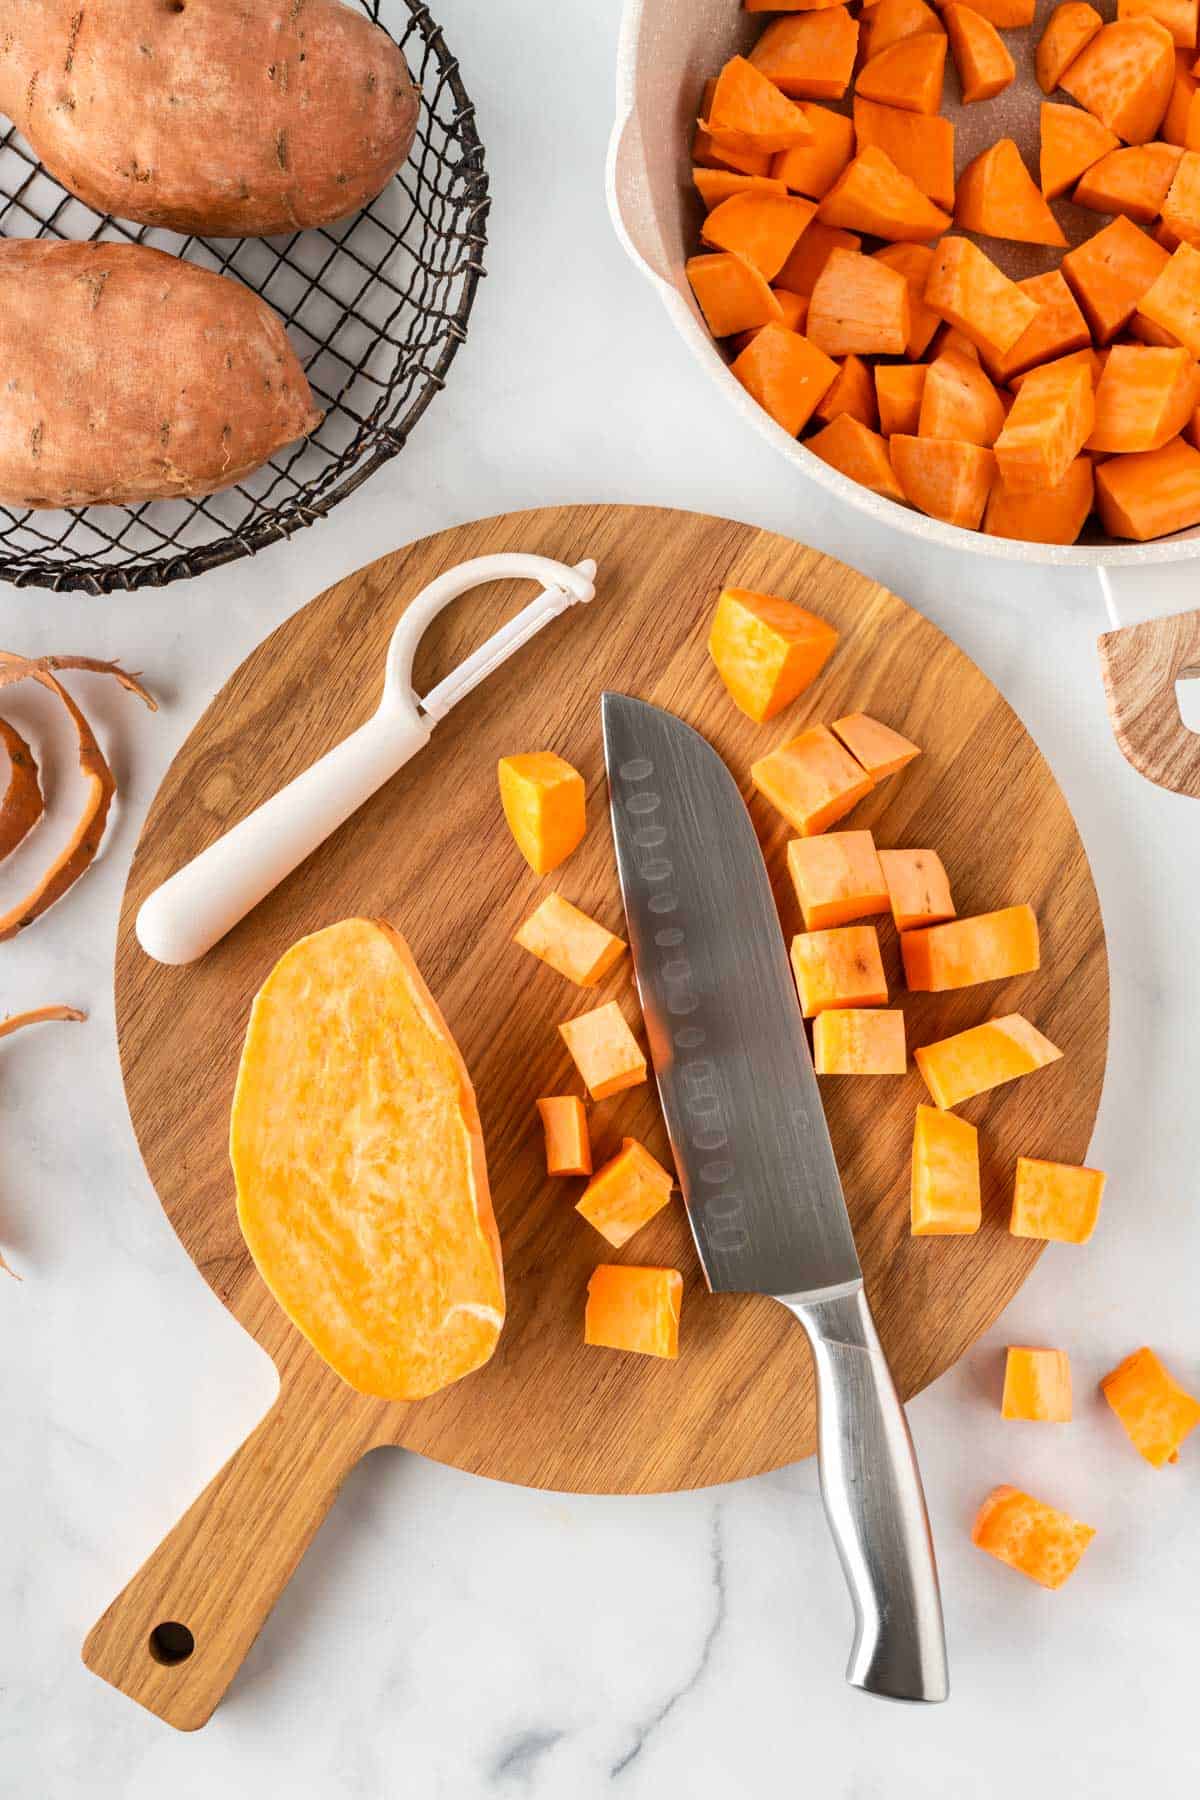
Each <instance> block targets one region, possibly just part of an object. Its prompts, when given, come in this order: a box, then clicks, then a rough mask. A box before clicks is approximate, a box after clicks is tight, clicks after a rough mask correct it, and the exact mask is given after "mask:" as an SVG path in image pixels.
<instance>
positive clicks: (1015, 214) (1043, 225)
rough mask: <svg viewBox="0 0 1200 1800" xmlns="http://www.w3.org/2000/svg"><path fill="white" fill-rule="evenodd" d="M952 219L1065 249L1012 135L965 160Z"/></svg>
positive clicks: (1022, 240)
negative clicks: (971, 159) (969, 159)
mask: <svg viewBox="0 0 1200 1800" xmlns="http://www.w3.org/2000/svg"><path fill="white" fill-rule="evenodd" d="M729 204H730V205H735V204H739V202H734V201H730V202H729ZM954 223H955V224H956V225H957V226H959V227H960V228H961V229H962V230H963V231H978V232H982V233H983V234H984V235H985V236H986V237H998V238H1009V239H1011V240H1012V241H1013V242H1015V243H1019V244H1050V245H1053V246H1054V247H1055V248H1057V249H1065V248H1066V243H1067V240H1066V238H1065V237H1064V236H1063V234H1062V230H1061V228H1060V226H1059V223H1058V220H1057V219H1056V218H1055V217H1054V214H1053V213H1052V212H1051V211H1050V208H1049V207H1048V206H1047V204H1046V202H1045V200H1043V198H1042V196H1041V194H1039V193H1038V190H1037V184H1036V183H1035V181H1034V179H1033V176H1032V175H1031V174H1030V173H1029V170H1028V169H1027V168H1026V167H1025V164H1024V163H1023V162H1022V161H1021V152H1020V151H1019V150H1018V149H1017V146H1016V144H1015V143H1014V142H1013V140H1012V138H998V139H997V140H996V142H995V143H994V144H992V145H991V146H990V147H989V148H988V149H987V150H984V151H982V152H981V153H980V155H978V156H977V157H976V158H975V160H974V162H970V163H968V164H967V166H966V168H965V169H964V170H963V172H962V174H961V175H960V176H959V178H958V188H957V191H956V198H955V202H954Z"/></svg>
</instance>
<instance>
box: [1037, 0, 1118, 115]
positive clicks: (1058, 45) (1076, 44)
mask: <svg viewBox="0 0 1200 1800" xmlns="http://www.w3.org/2000/svg"><path fill="white" fill-rule="evenodd" d="M1103 24H1104V20H1103V19H1102V18H1101V17H1100V14H1099V13H1098V12H1097V11H1096V9H1095V7H1094V6H1088V5H1087V4H1086V0H1064V4H1063V5H1061V6H1056V7H1055V9H1054V11H1053V12H1052V13H1051V14H1050V17H1049V19H1048V20H1047V21H1046V29H1045V30H1044V31H1043V33H1042V35H1041V37H1040V38H1039V40H1038V47H1037V56H1036V57H1035V59H1034V67H1035V69H1036V71H1037V78H1038V86H1039V87H1040V88H1041V90H1042V92H1043V94H1052V93H1053V92H1054V90H1055V88H1056V87H1057V86H1058V84H1059V82H1060V81H1061V80H1062V78H1063V76H1064V75H1065V74H1066V72H1067V70H1068V68H1069V67H1070V66H1071V64H1072V63H1073V62H1074V61H1075V58H1076V57H1077V56H1078V55H1079V52H1080V51H1081V50H1083V49H1085V48H1086V46H1087V45H1088V44H1090V43H1091V41H1092V39H1093V38H1094V37H1095V36H1096V35H1097V33H1098V32H1099V31H1100V30H1101V28H1102V27H1103Z"/></svg>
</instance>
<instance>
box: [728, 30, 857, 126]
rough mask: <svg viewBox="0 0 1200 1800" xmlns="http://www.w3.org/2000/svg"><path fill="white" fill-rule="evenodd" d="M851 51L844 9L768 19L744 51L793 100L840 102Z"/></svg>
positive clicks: (853, 34) (853, 37) (853, 33)
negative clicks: (751, 48) (764, 27)
mask: <svg viewBox="0 0 1200 1800" xmlns="http://www.w3.org/2000/svg"><path fill="white" fill-rule="evenodd" d="M857 49H858V20H857V19H852V18H851V17H850V14H849V13H848V12H847V11H846V8H845V7H844V6H824V7H822V8H821V9H820V11H819V12H806V13H801V14H800V15H799V16H795V17H792V18H784V19H775V20H773V21H772V23H771V24H770V25H768V26H767V28H766V30H765V31H764V32H763V34H762V36H761V37H760V38H759V40H758V42H757V43H756V44H755V46H754V48H753V50H752V51H751V52H750V61H751V62H752V63H753V64H754V67H755V68H756V69H758V70H759V71H760V72H761V73H762V74H763V75H765V76H767V77H768V79H769V80H771V81H773V82H774V84H775V86H776V87H777V88H781V89H782V90H783V92H784V93H785V94H788V95H790V96H791V98H792V99H793V100H840V99H841V97H842V95H843V94H844V93H845V91H846V89H847V87H848V86H849V84H850V77H851V76H852V75H853V73H854V56H855V52H856V51H857ZM776 147H777V148H779V149H784V148H786V146H784V145H778V146H776Z"/></svg>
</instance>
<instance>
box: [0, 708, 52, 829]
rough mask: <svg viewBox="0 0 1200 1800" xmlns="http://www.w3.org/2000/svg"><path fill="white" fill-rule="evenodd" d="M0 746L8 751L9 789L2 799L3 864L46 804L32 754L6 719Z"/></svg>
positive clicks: (1, 727)
mask: <svg viewBox="0 0 1200 1800" xmlns="http://www.w3.org/2000/svg"><path fill="white" fill-rule="evenodd" d="M0 743H2V744H3V745H4V748H5V749H6V750H7V751H8V768H9V774H8V787H7V788H6V789H5V793H4V798H3V800H0V862H3V860H4V858H5V857H6V856H11V855H12V853H13V851H14V850H15V849H16V847H17V845H18V844H19V843H21V842H22V841H23V839H25V838H26V837H28V835H29V833H30V832H31V831H32V830H33V828H34V826H35V825H36V824H37V822H38V820H39V819H40V818H41V816H42V813H43V812H44V811H45V804H46V803H45V801H44V800H43V799H42V790H41V786H40V784H39V782H38V766H37V762H36V760H35V758H34V754H33V751H32V750H31V749H30V748H29V745H28V744H27V743H26V742H25V739H24V738H23V737H22V736H21V734H20V732H19V731H18V730H17V729H16V727H15V726H14V725H10V724H9V722H8V720H7V719H0Z"/></svg>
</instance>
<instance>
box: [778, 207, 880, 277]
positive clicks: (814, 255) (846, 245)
mask: <svg viewBox="0 0 1200 1800" xmlns="http://www.w3.org/2000/svg"><path fill="white" fill-rule="evenodd" d="M835 185H836V184H835ZM861 249H862V239H861V238H860V237H858V236H857V235H856V234H855V233H854V232H853V231H837V230H835V229H834V227H833V226H832V225H825V224H823V223H822V221H821V219H820V218H816V219H814V220H813V222H812V224H811V225H810V226H809V227H808V230H807V231H806V232H804V234H803V236H802V237H801V239H800V242H799V243H798V244H797V245H796V248H795V249H794V250H793V251H792V254H791V255H790V256H789V257H788V259H787V261H786V262H785V263H784V265H783V267H782V269H780V271H779V273H778V275H777V276H776V277H775V288H776V291H777V292H778V291H781V290H782V291H783V292H787V293H793V294H802V295H803V296H804V297H805V299H807V298H808V297H809V296H810V295H811V294H812V291H813V289H814V288H815V287H816V285H817V278H818V276H819V275H820V273H821V270H822V269H823V268H824V267H825V264H826V263H827V262H828V261H829V258H830V257H831V256H832V255H833V252H834V251H835V250H861Z"/></svg>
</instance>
